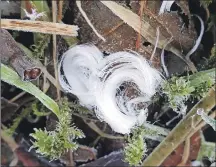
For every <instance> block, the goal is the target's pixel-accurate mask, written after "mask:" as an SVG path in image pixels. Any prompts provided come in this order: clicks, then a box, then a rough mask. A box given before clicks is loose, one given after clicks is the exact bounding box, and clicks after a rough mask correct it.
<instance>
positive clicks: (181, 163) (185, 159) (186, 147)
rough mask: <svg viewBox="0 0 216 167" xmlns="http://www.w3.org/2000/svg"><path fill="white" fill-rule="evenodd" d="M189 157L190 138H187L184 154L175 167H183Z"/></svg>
mask: <svg viewBox="0 0 216 167" xmlns="http://www.w3.org/2000/svg"><path fill="white" fill-rule="evenodd" d="M189 155H190V138H189V137H187V138H186V140H185V146H184V152H183V155H182V160H181V162H180V163H179V164H178V165H177V166H184V165H185V164H186V162H187V160H188V158H189Z"/></svg>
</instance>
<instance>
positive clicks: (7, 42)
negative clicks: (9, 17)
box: [0, 28, 41, 81]
mask: <svg viewBox="0 0 216 167" xmlns="http://www.w3.org/2000/svg"><path fill="white" fill-rule="evenodd" d="M0 57H1V62H2V63H3V64H6V65H10V66H11V67H12V68H13V69H14V70H15V71H16V72H17V73H18V74H19V76H20V77H21V79H22V80H24V81H31V80H35V79H37V78H38V77H39V76H40V75H41V67H40V65H39V64H38V63H36V61H34V60H33V59H30V58H29V57H28V56H27V55H26V54H25V52H24V51H23V50H22V49H21V48H20V47H19V46H18V44H17V43H16V41H15V40H14V39H13V37H12V36H11V34H10V33H9V32H8V31H7V30H4V29H1V28H0Z"/></svg>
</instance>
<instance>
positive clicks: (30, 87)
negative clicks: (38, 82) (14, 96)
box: [1, 64, 60, 116]
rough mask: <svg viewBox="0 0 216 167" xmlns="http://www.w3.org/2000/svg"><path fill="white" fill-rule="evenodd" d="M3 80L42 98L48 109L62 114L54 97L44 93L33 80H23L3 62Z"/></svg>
mask: <svg viewBox="0 0 216 167" xmlns="http://www.w3.org/2000/svg"><path fill="white" fill-rule="evenodd" d="M1 80H3V81H4V82H7V83H8V84H10V85H14V86H16V87H17V88H20V89H22V90H24V91H26V92H28V93H30V94H32V95H33V96H35V97H36V98H37V99H38V100H40V101H41V103H43V104H44V105H45V106H46V107H47V108H48V109H50V110H51V111H53V112H54V113H55V114H56V115H57V116H59V115H60V114H59V107H58V105H57V103H56V102H55V101H54V100H53V99H51V98H50V97H49V96H47V95H46V94H45V93H43V92H42V91H41V90H40V89H38V87H36V86H35V85H34V84H32V83H31V82H24V81H22V80H21V79H20V77H19V76H18V74H17V73H16V72H15V71H13V70H12V69H11V68H9V67H7V66H6V65H4V64H1Z"/></svg>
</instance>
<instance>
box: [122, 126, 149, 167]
mask: <svg viewBox="0 0 216 167" xmlns="http://www.w3.org/2000/svg"><path fill="white" fill-rule="evenodd" d="M144 134H145V131H144V128H142V127H137V128H135V129H134V130H133V132H132V137H130V136H128V139H127V142H128V143H127V146H126V147H125V149H124V157H125V158H124V160H125V161H126V162H128V163H129V164H130V165H131V166H133V165H134V166H137V165H140V164H141V163H142V159H143V157H144V156H145V153H146V152H147V146H146V143H145V139H144Z"/></svg>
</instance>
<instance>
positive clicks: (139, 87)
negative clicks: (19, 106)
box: [59, 45, 162, 134]
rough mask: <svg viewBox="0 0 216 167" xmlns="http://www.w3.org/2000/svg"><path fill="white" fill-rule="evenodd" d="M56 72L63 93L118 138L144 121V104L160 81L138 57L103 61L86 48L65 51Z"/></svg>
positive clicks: (122, 56)
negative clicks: (76, 101)
mask: <svg viewBox="0 0 216 167" xmlns="http://www.w3.org/2000/svg"><path fill="white" fill-rule="evenodd" d="M61 69H62V70H63V71H61ZM59 72H60V75H59V76H60V84H61V85H62V87H63V89H65V90H66V91H68V92H70V93H73V94H75V95H76V96H77V97H78V98H79V100H80V103H81V105H83V106H86V107H88V108H91V109H94V110H95V112H96V115H97V116H98V118H99V119H101V120H103V121H105V122H107V123H108V124H109V125H110V126H111V128H112V129H113V130H114V131H116V132H118V133H122V134H125V133H129V132H130V130H131V128H132V127H133V126H135V125H136V124H142V123H143V122H144V121H145V120H146V117H147V105H146V104H147V102H149V101H150V100H151V97H152V96H153V95H154V94H155V93H156V90H157V88H158V86H159V85H160V82H161V80H162V79H161V76H160V73H159V72H158V71H157V70H156V69H154V68H152V67H150V65H149V64H148V62H147V61H146V60H145V59H144V58H143V57H141V56H140V55H138V54H135V53H130V52H117V53H114V54H111V55H109V56H107V57H104V56H103V54H102V53H101V52H100V51H99V50H98V49H97V48H96V47H95V46H88V45H79V46H75V47H74V48H72V49H70V50H69V51H67V52H66V53H65V54H64V55H63V58H62V60H61V62H60V65H59ZM61 72H63V73H64V75H62V74H61ZM64 77H65V78H66V80H67V81H68V83H67V82H66V80H65V79H64ZM121 86H123V87H125V88H120V87H121ZM131 91H132V92H135V93H130V92H131Z"/></svg>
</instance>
